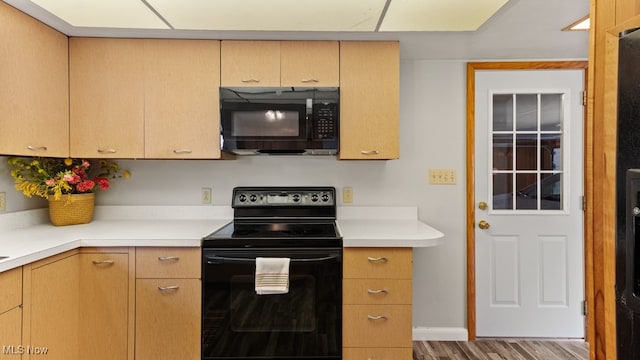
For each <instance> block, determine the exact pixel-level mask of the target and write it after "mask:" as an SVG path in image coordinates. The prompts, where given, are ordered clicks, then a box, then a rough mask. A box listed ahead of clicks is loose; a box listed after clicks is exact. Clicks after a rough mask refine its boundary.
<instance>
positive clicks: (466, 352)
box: [413, 339, 589, 360]
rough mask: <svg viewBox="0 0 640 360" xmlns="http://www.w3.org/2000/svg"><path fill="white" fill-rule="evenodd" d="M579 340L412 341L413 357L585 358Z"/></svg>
mask: <svg viewBox="0 0 640 360" xmlns="http://www.w3.org/2000/svg"><path fill="white" fill-rule="evenodd" d="M587 359H589V345H588V344H587V343H585V342H584V341H582V340H537V339H479V340H476V341H472V342H467V341H416V342H414V343H413V360H587Z"/></svg>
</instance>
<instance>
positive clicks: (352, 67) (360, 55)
mask: <svg viewBox="0 0 640 360" xmlns="http://www.w3.org/2000/svg"><path fill="white" fill-rule="evenodd" d="M399 92H400V55H399V46H398V42H377V41H375V42H373V41H372V42H364V41H363V42H361V41H343V42H340V154H339V158H340V159H397V158H398V157H399V156H400V143H399V132H400V128H399V125H400V121H399V114H400V110H399V108H400V100H399V98H400V93H399Z"/></svg>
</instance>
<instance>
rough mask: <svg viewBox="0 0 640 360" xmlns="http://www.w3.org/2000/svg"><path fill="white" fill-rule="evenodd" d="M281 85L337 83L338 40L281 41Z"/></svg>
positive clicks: (307, 85) (338, 78)
mask: <svg viewBox="0 0 640 360" xmlns="http://www.w3.org/2000/svg"><path fill="white" fill-rule="evenodd" d="M280 72H281V74H280V84H281V86H302V87H315V86H340V45H339V43H338V42H337V41H283V42H281V43H280Z"/></svg>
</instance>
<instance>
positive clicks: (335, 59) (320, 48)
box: [221, 41, 340, 87]
mask: <svg viewBox="0 0 640 360" xmlns="http://www.w3.org/2000/svg"><path fill="white" fill-rule="evenodd" d="M339 51H340V47H339V44H338V42H337V41H222V45H221V77H222V79H221V84H222V86H253V87H261V86H299V87H317V86H338V85H339V62H340V56H339Z"/></svg>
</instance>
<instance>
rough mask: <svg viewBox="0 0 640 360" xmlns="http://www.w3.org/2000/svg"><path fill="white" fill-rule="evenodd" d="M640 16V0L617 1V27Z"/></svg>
mask: <svg viewBox="0 0 640 360" xmlns="http://www.w3.org/2000/svg"><path fill="white" fill-rule="evenodd" d="M636 15H640V0H616V25H620V24H622V23H624V22H625V21H626V20H629V19H631V18H632V17H634V16H636Z"/></svg>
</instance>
